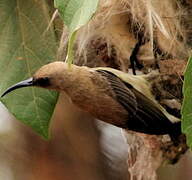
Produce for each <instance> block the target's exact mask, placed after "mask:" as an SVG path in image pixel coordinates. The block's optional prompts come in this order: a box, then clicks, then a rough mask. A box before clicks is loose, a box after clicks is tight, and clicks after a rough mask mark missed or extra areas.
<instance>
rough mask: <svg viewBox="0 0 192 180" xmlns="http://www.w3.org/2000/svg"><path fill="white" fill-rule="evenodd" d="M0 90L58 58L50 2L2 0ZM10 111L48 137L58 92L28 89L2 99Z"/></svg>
mask: <svg viewBox="0 0 192 180" xmlns="http://www.w3.org/2000/svg"><path fill="white" fill-rule="evenodd" d="M0 17H1V23H0V39H1V41H0V59H1V61H0V69H1V70H0V83H1V86H0V93H1V94H2V93H3V91H4V90H5V89H6V88H8V87H9V86H10V85H13V84H15V83H16V82H18V81H21V80H23V79H26V78H29V77H31V76H32V74H33V73H34V71H35V70H37V69H38V68H39V67H41V66H42V65H43V64H46V63H48V62H51V61H53V60H54V57H55V53H56V39H55V34H54V31H53V29H52V28H51V29H50V30H49V31H47V32H45V30H46V28H47V26H48V24H49V19H50V18H49V8H48V6H47V3H46V1H35V0H27V1H22V0H1V2H0ZM1 101H2V102H3V103H4V105H5V106H6V107H7V108H8V109H9V111H10V112H11V113H12V114H13V115H14V116H15V117H16V118H17V119H18V120H20V121H22V122H23V123H25V124H27V125H29V126H31V127H32V128H33V129H34V130H35V131H36V132H37V133H39V134H40V135H42V136H43V137H45V138H48V128H49V122H50V118H51V116H52V113H53V110H54V107H55V104H56V101H57V93H55V92H51V91H48V90H44V89H38V88H24V89H19V90H16V91H14V92H13V93H10V94H8V95H7V96H5V97H3V98H1Z"/></svg>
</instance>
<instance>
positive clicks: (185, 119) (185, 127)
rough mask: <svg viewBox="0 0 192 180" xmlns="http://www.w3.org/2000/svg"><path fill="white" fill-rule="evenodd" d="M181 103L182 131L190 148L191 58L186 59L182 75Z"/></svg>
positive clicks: (191, 137)
mask: <svg viewBox="0 0 192 180" xmlns="http://www.w3.org/2000/svg"><path fill="white" fill-rule="evenodd" d="M184 77H185V79H184V84H183V95H184V100H183V105H182V111H181V114H182V132H183V133H185V134H186V136H187V144H188V146H189V147H191V148H192V58H190V59H189V60H188V65H187V69H186V72H185V75H184Z"/></svg>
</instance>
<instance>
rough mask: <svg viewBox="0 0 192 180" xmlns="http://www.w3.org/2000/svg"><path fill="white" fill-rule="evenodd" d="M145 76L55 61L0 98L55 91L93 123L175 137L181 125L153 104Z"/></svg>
mask: <svg viewBox="0 0 192 180" xmlns="http://www.w3.org/2000/svg"><path fill="white" fill-rule="evenodd" d="M149 76H150V73H149V74H147V75H137V76H134V75H132V74H129V73H125V72H122V71H120V70H116V69H113V68H109V67H96V68H89V67H87V66H77V65H74V64H71V65H69V64H68V63H65V62H62V61H55V62H52V63H49V64H46V65H44V66H42V67H41V68H40V69H39V70H37V71H36V72H35V73H34V75H33V76H32V77H30V78H29V79H26V80H24V81H21V82H19V83H17V84H15V85H13V86H11V87H10V88H8V89H7V90H6V91H5V92H4V93H3V94H2V96H1V97H3V96H5V95H6V94H8V93H10V92H11V91H13V90H15V89H18V88H22V87H29V86H35V87H40V88H46V89H50V90H56V91H58V92H60V93H66V94H67V95H68V96H69V97H70V99H71V101H72V103H73V104H74V105H76V106H77V107H78V108H79V109H81V110H82V111H85V112H87V113H89V114H91V115H92V116H93V117H94V118H95V119H99V120H101V121H104V122H107V123H110V124H112V125H115V126H117V127H120V128H123V129H127V130H130V131H135V132H139V133H144V134H149V135H164V134H168V135H170V137H171V138H175V137H178V136H179V135H180V134H181V121H180V119H178V118H176V117H175V116H173V115H171V114H169V113H168V112H167V111H166V110H165V109H164V108H163V107H162V106H161V105H160V104H159V103H158V102H157V101H156V99H155V97H154V95H153V94H152V90H151V85H150V80H149V79H150V78H149Z"/></svg>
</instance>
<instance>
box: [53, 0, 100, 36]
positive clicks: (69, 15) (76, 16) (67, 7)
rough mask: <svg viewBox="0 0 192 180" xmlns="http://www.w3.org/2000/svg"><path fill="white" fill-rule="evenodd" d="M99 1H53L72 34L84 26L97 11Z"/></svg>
mask: <svg viewBox="0 0 192 180" xmlns="http://www.w3.org/2000/svg"><path fill="white" fill-rule="evenodd" d="M98 1H99V0H55V1H54V3H55V7H56V8H57V9H58V10H59V13H60V16H61V18H62V19H63V21H64V24H65V25H66V26H67V27H68V28H69V32H70V33H73V32H74V31H76V30H78V29H79V28H80V27H81V26H83V25H85V24H86V23H87V22H88V21H89V20H90V18H91V17H92V16H93V14H94V13H95V11H96V10H97V6H98Z"/></svg>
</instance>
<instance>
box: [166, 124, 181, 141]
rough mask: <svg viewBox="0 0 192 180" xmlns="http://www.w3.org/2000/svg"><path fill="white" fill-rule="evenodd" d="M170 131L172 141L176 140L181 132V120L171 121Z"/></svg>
mask: <svg viewBox="0 0 192 180" xmlns="http://www.w3.org/2000/svg"><path fill="white" fill-rule="evenodd" d="M172 127H173V128H172V131H171V132H170V133H169V135H170V137H171V140H172V141H173V142H178V141H179V137H180V135H181V134H182V132H181V121H179V122H175V123H173V126H172Z"/></svg>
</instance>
